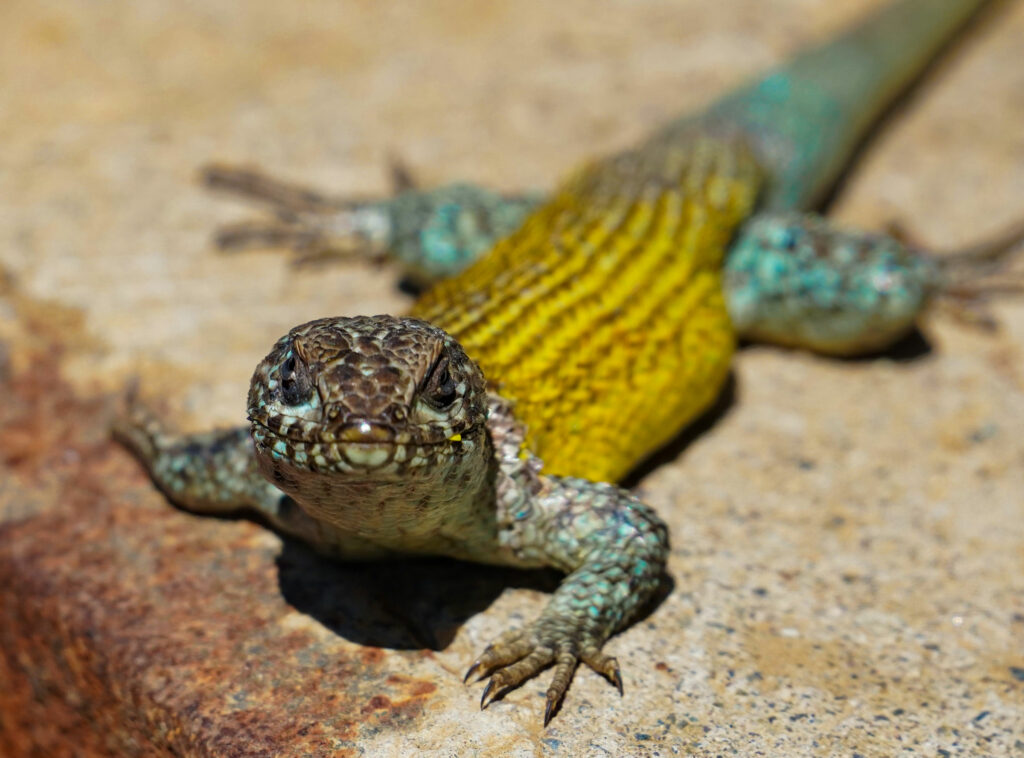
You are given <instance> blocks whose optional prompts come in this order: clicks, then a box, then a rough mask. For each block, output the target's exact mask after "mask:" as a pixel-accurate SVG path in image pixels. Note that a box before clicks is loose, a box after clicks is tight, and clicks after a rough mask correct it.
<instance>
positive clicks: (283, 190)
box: [202, 162, 541, 287]
mask: <svg viewBox="0 0 1024 758" xmlns="http://www.w3.org/2000/svg"><path fill="white" fill-rule="evenodd" d="M391 175H392V185H393V187H394V192H393V194H392V195H391V196H390V197H382V198H375V199H353V198H345V197H331V196H327V195H324V194H321V193H319V192H316V191H314V190H309V189H306V188H304V187H299V186H297V185H293V184H288V183H286V182H282V181H279V180H276V179H273V178H271V177H269V176H266V175H265V174H262V173H260V172H258V171H255V170H252V169H246V168H236V167H230V166H219V165H211V166H208V167H206V168H205V169H204V170H203V171H202V180H203V183H204V184H205V185H206V186H207V187H209V188H211V189H216V190H222V191H226V192H229V193H231V194H234V195H236V196H239V197H242V198H244V199H247V200H250V201H253V202H257V203H260V204H263V205H264V206H266V207H267V208H268V209H269V210H270V212H271V214H272V216H273V217H272V218H270V219H267V220H258V221H247V222H242V223H239V224H233V225H229V226H226V227H224V228H222V229H221V230H219V231H218V233H217V234H216V236H215V243H216V245H217V247H218V248H220V249H221V250H225V251H227V250H241V249H250V248H254V247H285V248H289V249H290V250H292V251H293V252H294V253H295V257H294V258H293V263H294V264H295V265H305V264H310V263H326V262H329V261H332V260H337V259H341V258H351V257H357V258H359V257H361V258H370V259H374V260H380V259H383V258H384V257H386V256H389V257H392V258H394V259H396V260H397V261H398V262H399V263H400V264H401V265H402V266H404V267H405V269H406V273H407V275H408V278H409V280H410V281H411V282H412V283H414V284H415V285H416V286H417V287H426V286H429V285H430V284H432V283H433V282H434V281H436V280H437V279H442V278H445V277H448V276H452V275H454V274H457V273H458V272H460V271H461V270H462V269H464V268H465V267H466V266H468V265H469V264H470V263H472V262H473V261H475V260H476V259H477V258H478V257H480V256H481V255H483V254H484V253H485V252H486V251H487V250H489V249H490V248H491V247H492V246H493V245H494V243H496V242H497V241H498V240H499V239H501V238H503V237H506V236H508V235H509V234H511V233H512V232H514V231H515V230H516V229H517V228H518V227H519V226H520V225H521V224H522V222H523V220H524V219H525V218H526V216H527V215H528V214H529V213H530V212H531V211H532V210H533V209H534V208H536V207H537V205H538V204H539V203H540V200H541V198H540V196H539V195H537V194H535V193H513V194H503V193H499V192H495V191H493V190H490V189H487V188H486V187H482V186H478V185H475V184H466V183H457V184H448V185H444V186H441V187H436V188H432V189H418V188H416V187H415V185H414V182H413V180H412V178H411V174H410V172H409V171H408V170H407V169H406V168H405V167H404V166H403V165H401V164H398V163H396V162H393V165H392V169H391Z"/></svg>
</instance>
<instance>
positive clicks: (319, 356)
mask: <svg viewBox="0 0 1024 758" xmlns="http://www.w3.org/2000/svg"><path fill="white" fill-rule="evenodd" d="M982 4H983V0H901V1H900V2H897V3H894V4H893V5H891V6H889V7H887V8H886V9H884V10H883V11H881V12H880V13H878V14H876V15H874V16H872V17H869V18H868V19H867V20H865V21H864V22H862V23H861V24H860V25H858V26H855V27H854V28H853V29H851V30H850V31H848V32H846V33H844V34H842V35H841V36H839V37H838V38H837V39H835V40H833V41H832V42H829V43H826V44H824V45H821V46H818V47H812V48H810V49H808V50H806V51H805V52H803V53H800V54H798V55H797V56H796V57H795V58H794V59H793V60H792V61H791V62H790V63H789V64H786V65H784V66H783V67H781V68H779V69H777V70H775V71H772V72H769V73H768V74H767V75H766V76H764V77H763V78H761V79H759V80H756V81H755V82H753V83H752V84H749V85H747V86H744V87H741V88H740V89H738V90H737V91H735V92H733V93H731V94H727V95H726V96H725V97H723V98H722V99H720V100H718V101H716V102H715V103H713V104H712V105H711V106H709V107H708V108H707V109H706V110H705V111H703V112H701V113H699V114H696V115H690V116H685V117H683V118H681V119H679V120H677V121H675V122H672V123H670V124H669V125H667V126H666V127H664V128H662V129H660V130H658V131H656V132H655V133H654V134H653V135H652V136H651V137H650V138H649V139H648V140H646V141H644V142H642V143H641V144H640V145H639V146H637V147H635V148H632V149H627V150H624V151H622V152H620V153H617V154H615V155H612V156H610V157H608V158H605V159H599V160H597V161H594V162H592V163H590V164H588V165H586V166H584V167H583V168H582V169H581V170H579V171H578V172H576V173H574V174H573V175H571V176H570V177H569V178H568V179H567V180H566V181H565V182H564V183H563V184H562V185H561V186H560V187H559V189H557V190H556V191H555V193H554V194H553V195H552V196H551V197H550V198H549V199H548V200H547V201H545V202H542V203H540V204H539V205H538V206H537V207H536V208H534V209H533V210H532V211H529V212H528V213H527V214H526V216H525V218H524V219H523V220H522V223H521V225H519V226H518V227H517V228H516V229H515V230H514V231H512V232H511V233H510V234H509V235H508V236H504V237H503V238H502V239H500V240H499V241H498V242H497V243H496V244H495V245H494V247H493V249H491V251H490V252H489V253H488V254H487V255H485V256H483V257H482V258H480V259H479V260H477V261H476V262H474V263H471V264H470V265H469V266H468V267H467V268H465V269H464V270H463V271H462V272H461V273H459V274H457V275H455V276H453V277H451V278H448V279H444V280H442V281H440V282H438V283H437V284H436V285H434V286H433V287H432V288H430V289H429V290H427V292H426V294H424V295H423V296H422V297H421V298H420V299H419V300H418V301H417V302H416V303H415V304H414V306H413V308H412V311H411V314H410V315H409V316H407V317H395V316H355V317H333V318H325V319H319V320H316V321H312V322H309V323H307V324H302V325H300V326H297V327H295V328H293V329H291V330H290V331H289V332H288V333H287V334H286V335H284V336H283V337H281V338H280V339H279V340H278V341H277V342H276V343H275V344H274V346H273V347H272V349H271V351H270V352H269V354H268V355H267V356H266V357H265V358H264V359H263V360H262V361H261V362H260V363H259V365H258V366H257V368H256V370H255V373H254V375H253V378H252V381H251V384H250V389H249V396H248V414H249V422H250V423H249V425H248V426H247V427H238V428H235V429H230V430H225V431H216V432H209V433H203V434H196V435H179V434H176V433H174V432H172V431H169V430H168V429H167V428H166V427H165V426H164V424H163V423H162V422H161V421H160V420H159V419H158V418H157V417H156V416H154V415H153V414H152V413H151V412H149V411H148V410H146V408H145V407H144V406H143V405H142V404H140V403H136V402H132V403H130V404H129V408H128V410H127V411H126V413H125V414H124V415H123V416H121V417H120V418H119V419H118V420H117V421H115V426H114V433H115V434H116V436H117V437H118V438H119V439H120V440H122V442H124V443H125V444H126V445H127V446H128V447H129V448H130V449H132V450H133V451H134V452H135V453H136V454H137V456H138V457H139V458H140V459H141V460H142V462H143V463H144V465H145V466H146V467H147V468H148V470H149V472H150V475H151V476H152V478H153V480H154V481H155V482H156V484H157V485H158V486H159V487H160V488H161V489H162V490H164V491H165V492H166V493H167V495H168V496H169V498H170V499H171V500H172V501H173V502H175V503H176V504H178V505H179V506H181V507H183V508H185V509H188V510H191V511H196V512H201V513H223V512H230V511H236V510H238V509H242V508H250V509H253V510H255V511H257V512H258V513H260V514H261V515H262V516H263V517H264V518H265V519H266V520H267V521H269V522H270V523H271V524H272V525H274V526H275V527H277V528H278V529H280V530H281V531H282V532H285V533H288V534H291V535H295V536H298V537H299V538H301V539H303V540H305V541H306V542H308V543H309V544H311V545H312V546H313V547H315V548H317V549H319V550H321V551H323V552H325V553H328V554H331V555H334V556H337V557H340V558H345V559H350V560H371V559H387V558H391V557H394V556H396V555H407V554H411V555H446V556H451V557H454V558H458V559H463V560H468V561H477V562H482V563H493V564H501V565H512V566H522V567H535V566H553V567H555V568H557V569H560V570H562V571H564V572H565V573H566V574H567V576H566V578H565V579H564V580H563V582H562V583H561V585H560V586H559V587H558V589H557V590H556V591H555V593H554V594H553V596H552V598H551V600H550V601H549V603H548V604H547V606H546V607H545V609H544V610H543V611H542V613H541V615H540V617H539V618H538V619H537V620H536V621H535V622H533V623H532V624H531V625H529V626H528V627H526V628H525V629H509V630H507V631H505V632H503V633H502V634H501V635H499V637H498V638H497V639H495V640H494V641H493V642H492V643H491V644H490V645H488V646H487V647H486V648H485V649H484V651H483V652H482V653H481V655H480V656H479V657H478V658H477V659H476V660H475V661H474V662H473V664H472V665H471V667H470V669H469V671H468V672H467V674H466V679H467V680H468V679H469V678H470V677H471V676H472V675H473V674H476V673H480V674H482V675H484V676H487V677H489V681H488V683H487V686H486V687H485V689H484V692H483V695H482V697H481V703H480V704H481V707H482V708H483V707H486V706H487V705H488V704H489V703H490V702H493V700H494V699H495V698H497V697H500V696H502V695H503V694H504V693H505V692H507V691H509V690H510V689H512V688H514V687H516V686H518V685H519V684H521V683H522V682H524V681H526V680H527V679H529V678H531V677H533V676H535V675H536V674H538V673H539V672H540V671H541V670H543V669H545V668H547V667H549V666H552V665H553V666H554V672H553V675H552V678H551V683H550V686H549V687H548V689H547V691H546V694H545V708H544V724H545V725H547V724H548V722H549V721H550V719H551V717H552V716H553V714H554V713H555V712H556V711H557V709H558V708H559V707H560V704H561V702H562V700H563V698H564V696H565V693H566V691H567V689H568V686H569V683H570V680H571V677H572V675H573V673H574V671H575V669H576V667H577V666H578V664H579V663H580V662H583V663H585V664H587V665H588V666H590V667H591V668H593V669H594V670H595V671H597V672H599V673H601V674H603V675H604V676H605V677H607V678H608V679H609V680H610V681H611V682H612V683H613V684H614V685H615V686H616V687H617V688H618V690H619V692H620V694H621V692H622V689H623V686H622V676H621V672H620V669H619V666H618V663H617V661H616V660H615V658H614V657H612V656H609V655H607V654H606V653H604V652H603V646H604V644H605V642H606V641H607V640H608V638H609V637H610V636H611V635H612V634H613V633H615V632H616V631H618V630H620V629H621V628H623V627H624V626H625V625H626V624H628V622H629V621H630V620H631V619H632V618H634V617H635V616H636V615H637V613H638V612H639V611H640V609H642V608H643V607H644V605H645V604H646V603H648V602H650V600H651V599H652V597H653V596H654V595H655V592H656V589H657V587H658V584H659V582H660V580H661V577H662V574H663V571H664V567H665V562H666V558H667V555H668V552H669V541H668V531H667V528H666V527H665V525H664V523H663V522H662V521H661V519H660V518H659V517H658V516H657V514H656V513H655V512H654V511H653V509H651V508H650V507H649V506H647V505H645V504H644V503H643V502H641V501H640V500H639V499H638V498H637V497H635V496H634V495H632V494H631V493H630V492H628V491H626V490H624V489H622V488H620V487H618V486H616V484H615V482H617V481H619V480H620V479H621V478H622V477H623V475H624V474H625V473H626V472H627V471H628V470H629V469H630V468H632V467H633V466H635V465H636V464H637V463H638V462H639V461H640V460H641V459H643V458H644V457H645V456H646V455H648V454H649V453H651V452H652V451H653V450H655V449H657V448H658V447H659V446H660V445H661V444H663V443H664V442H665V441H667V440H668V439H669V438H670V437H672V436H673V435H674V434H676V433H677V432H678V431H680V430H681V429H682V428H683V427H684V426H685V425H686V424H687V423H688V422H689V421H690V420H692V419H693V418H694V417H695V416H696V415H697V414H699V413H700V412H702V411H703V410H704V409H705V408H707V406H708V405H709V404H710V403H711V402H712V401H713V399H714V398H715V396H716V394H717V393H718V391H719V389H720V388H721V386H722V384H723V382H724V380H725V377H726V374H727V371H728V367H729V362H730V358H731V355H732V353H733V350H734V347H735V341H736V337H735V330H734V327H733V324H732V322H731V321H730V317H729V313H728V310H727V306H726V298H725V294H724V291H723V286H722V274H721V262H722V258H723V256H724V254H725V250H726V247H727V246H728V244H729V243H730V241H731V240H732V239H733V237H734V236H735V234H736V232H737V230H738V229H739V227H740V225H741V224H742V222H744V221H745V220H747V219H749V218H750V217H751V216H753V215H754V214H755V213H756V212H757V211H758V210H762V211H773V210H780V209H782V210H787V209H804V208H809V207H812V206H813V205H814V203H815V202H817V201H818V200H819V199H820V198H821V196H822V194H823V193H824V192H825V191H826V190H827V188H828V187H829V186H830V185H831V184H832V183H833V182H834V181H835V179H836V177H837V175H838V172H839V171H840V169H841V168H842V166H843V164H844V162H845V161H846V160H847V159H848V158H849V157H850V155H851V153H852V151H853V149H854V147H855V146H856V145H857V143H858V141H859V140H860V138H861V137H862V136H863V134H864V132H865V131H866V129H867V128H868V126H869V125H870V123H871V122H872V121H873V120H875V119H876V118H877V116H878V115H879V114H880V113H881V111H882V110H883V109H884V107H885V106H886V105H887V104H888V103H889V102H890V101H891V100H892V99H893V98H894V97H895V96H896V94H897V93H898V92H899V91H900V90H902V89H903V88H904V86H906V85H907V84H909V82H910V81H911V80H912V79H913V78H914V77H915V76H916V75H917V74H918V73H919V72H920V70H921V69H922V68H923V67H924V65H925V64H926V62H927V61H928V60H929V59H930V58H931V57H932V56H933V55H934V54H935V53H936V52H937V50H938V49H939V48H940V47H941V45H942V44H943V43H944V42H945V41H946V39H948V38H949V37H950V36H951V35H952V34H953V33H954V32H955V31H956V30H957V29H959V28H960V27H961V26H962V25H963V24H964V23H966V21H967V19H968V18H969V17H971V16H972V15H973V13H974V11H975V10H976V9H977V8H978V7H979V6H980V5H982ZM307 199H309V198H307ZM378 220H379V217H378ZM346 223H347V222H346ZM375 223H376V222H372V221H371V222H370V227H374V224H375ZM376 227H377V232H379V233H380V234H381V235H386V232H387V230H386V229H385V230H381V228H380V224H379V223H376ZM359 233H360V234H361V233H362V232H359ZM782 247H784V248H785V247H788V245H786V244H782ZM891 289H893V287H891V286H888V287H883V288H882V294H887V292H888V290H891ZM858 349H859V348H858ZM485 377H486V378H485Z"/></svg>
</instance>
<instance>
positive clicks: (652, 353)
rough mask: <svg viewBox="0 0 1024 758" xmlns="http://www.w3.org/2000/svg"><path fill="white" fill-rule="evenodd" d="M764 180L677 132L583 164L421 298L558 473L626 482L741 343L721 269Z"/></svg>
mask: <svg viewBox="0 0 1024 758" xmlns="http://www.w3.org/2000/svg"><path fill="white" fill-rule="evenodd" d="M759 185H760V172H759V170H758V168H757V165H756V163H755V161H754V158H753V156H752V154H751V153H750V152H749V150H747V148H746V147H745V145H743V144H742V143H741V142H739V141H737V140H735V139H730V138H726V137H716V136H714V135H709V134H707V133H706V132H705V133H704V134H700V133H698V132H697V131H696V130H694V132H693V133H691V134H689V135H679V134H675V135H673V137H672V138H671V140H668V139H662V140H656V141H654V142H650V143H648V144H646V145H645V146H643V148H642V149H639V150H633V151H628V152H625V153H620V154H619V155H616V156H613V157H611V158H609V159H607V160H604V161H600V162H598V163H595V164H592V165H590V166H588V167H586V168H585V169H584V170H583V171H581V172H579V173H578V174H577V175H576V176H574V177H573V178H572V179H570V180H569V181H568V182H566V183H565V184H564V185H563V186H562V188H561V189H560V190H559V191H558V192H557V193H555V195H554V197H553V199H552V200H551V201H550V202H548V203H547V204H546V205H544V206H542V207H541V208H539V209H538V210H537V211H536V212H535V213H534V214H533V215H531V216H530V217H529V219H527V221H526V222H525V224H524V225H523V226H522V228H521V229H520V230H519V231H518V232H516V233H515V234H513V235H512V236H511V237H508V238H506V239H505V240H503V241H502V242H500V243H498V244H497V245H496V246H495V247H494V249H493V250H492V251H491V252H490V253H489V254H488V255H487V256H485V257H484V258H482V259H481V260H480V261H478V262H477V263H476V264H474V265H473V266H471V267H470V268H468V269H467V270H466V271H464V272H463V273H462V274H461V275H459V276H457V277H455V278H453V279H449V280H447V281H445V282H442V283H440V284H439V285H437V286H436V287H434V288H433V289H432V290H430V291H429V292H428V293H427V294H426V295H425V296H424V297H423V298H421V299H420V300H419V301H418V302H417V303H416V305H415V307H414V308H413V315H415V316H418V317H420V318H424V319H426V320H428V321H431V322H432V323H434V324H436V325H438V326H440V327H442V328H443V329H445V330H447V331H448V332H449V333H450V334H452V335H453V336H454V337H455V338H456V339H458V340H459V341H460V342H461V343H462V345H463V346H464V347H465V348H466V352H467V353H468V354H469V355H470V356H471V357H473V358H474V359H475V360H476V361H477V362H478V363H479V364H480V366H481V367H482V368H483V370H484V373H485V375H486V376H487V378H488V381H490V382H491V384H492V386H493V387H494V388H495V389H496V390H497V391H498V392H499V393H500V394H501V395H502V396H504V397H506V398H508V399H510V400H512V401H513V402H514V404H515V406H514V407H515V414H516V416H517V417H518V418H519V419H520V420H521V421H523V422H524V423H525V424H526V426H527V429H528V435H527V441H526V444H527V445H528V446H529V447H530V449H531V450H532V451H533V452H535V453H536V454H537V455H539V456H540V458H541V459H542V460H543V461H544V462H545V465H544V470H545V472H546V473H550V474H555V475H563V476H581V477H585V478H588V479H594V480H598V481H614V480H617V479H620V478H621V477H622V476H623V475H625V474H626V473H627V472H628V471H629V469H630V468H632V467H633V466H635V465H636V464H637V463H638V462H639V461H640V460H641V459H642V458H643V457H644V456H646V455H647V454H649V453H650V452H652V451H653V450H654V449H655V448H657V447H658V446H660V445H662V444H663V443H665V442H666V441H667V440H668V439H670V438H671V437H672V436H673V435H675V434H676V433H677V432H678V431H679V430H680V429H681V428H682V427H683V426H684V425H685V424H686V423H687V422H688V421H690V420H691V419H692V418H693V417H694V416H695V415H697V414H698V413H700V411H701V410H703V409H704V408H706V407H707V405H708V404H709V403H710V402H711V401H712V400H713V399H714V397H715V395H716V394H717V392H718V391H719V389H720V387H721V385H722V383H723V381H724V379H725V377H726V374H727V372H728V366H729V359H730V356H731V355H732V352H733V349H734V338H733V332H732V327H731V324H730V323H729V317H728V314H727V312H726V309H725V303H724V301H723V297H722V291H721V281H720V275H719V269H720V266H721V261H722V256H723V255H724V252H725V246H726V245H727V244H728V242H729V239H730V237H731V236H732V233H733V231H734V229H735V227H736V226H737V225H738V224H739V223H740V222H741V221H742V220H743V219H744V218H745V217H746V216H747V215H748V214H749V213H750V212H751V210H752V208H753V205H754V202H755V199H756V194H757V190H758V187H759Z"/></svg>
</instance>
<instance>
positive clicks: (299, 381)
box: [281, 355, 309, 405]
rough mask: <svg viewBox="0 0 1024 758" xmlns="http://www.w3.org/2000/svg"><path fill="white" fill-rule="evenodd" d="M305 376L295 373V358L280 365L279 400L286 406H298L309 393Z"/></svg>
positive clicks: (292, 357)
mask: <svg viewBox="0 0 1024 758" xmlns="http://www.w3.org/2000/svg"><path fill="white" fill-rule="evenodd" d="M305 378H306V377H305V374H302V373H300V372H298V371H296V363H295V356H294V355H293V356H291V357H290V358H288V360H286V361H285V362H284V363H282V364H281V399H282V400H284V402H285V403H287V404H288V405H298V404H299V403H301V402H302V401H303V400H305V399H306V394H307V393H308V391H309V387H308V386H307V385H308V383H307V382H306V381H304V380H305Z"/></svg>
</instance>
